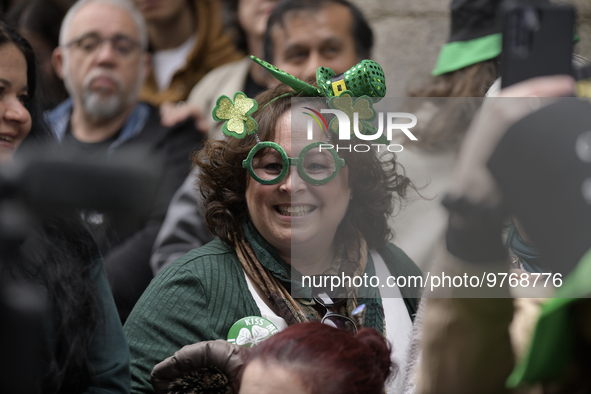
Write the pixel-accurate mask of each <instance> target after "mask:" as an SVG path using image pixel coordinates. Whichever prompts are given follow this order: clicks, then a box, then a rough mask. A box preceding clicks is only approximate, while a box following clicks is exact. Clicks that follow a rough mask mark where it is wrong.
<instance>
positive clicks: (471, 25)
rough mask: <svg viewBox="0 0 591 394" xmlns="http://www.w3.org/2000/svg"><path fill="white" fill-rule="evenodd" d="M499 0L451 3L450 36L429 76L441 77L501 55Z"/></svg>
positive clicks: (472, 0)
mask: <svg viewBox="0 0 591 394" xmlns="http://www.w3.org/2000/svg"><path fill="white" fill-rule="evenodd" d="M502 1H503V0H453V1H452V2H451V4H450V11H451V33H450V36H449V39H448V40H447V43H446V44H445V45H444V46H443V47H442V48H441V51H440V52H439V57H438V58H437V63H436V65H435V69H434V70H433V72H432V74H433V75H435V76H436V75H441V74H445V73H448V72H452V71H456V70H459V69H461V68H464V67H467V66H470V65H472V64H475V63H479V62H482V61H485V60H489V59H493V58H495V57H497V56H499V55H500V54H501V48H502V38H501V31H502V30H501V29H502V26H501V21H500V19H499V18H498V14H499V11H500V7H499V6H500V4H501V3H502Z"/></svg>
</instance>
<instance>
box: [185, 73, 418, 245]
mask: <svg viewBox="0 0 591 394" xmlns="http://www.w3.org/2000/svg"><path fill="white" fill-rule="evenodd" d="M293 97H303V95H302V94H299V93H296V92H294V91H293V90H292V89H291V88H290V87H288V86H286V85H283V84H282V85H279V86H278V87H277V88H275V89H271V90H266V91H264V92H262V93H260V94H259V95H258V96H257V97H256V101H257V103H258V110H257V111H256V112H255V113H254V114H253V118H254V119H255V120H256V122H257V123H258V131H257V134H258V137H259V139H260V141H273V140H274V139H275V126H276V124H277V120H278V119H279V118H280V117H281V115H283V114H284V113H285V112H286V111H289V110H290V109H291V98H293ZM331 139H332V143H333V144H334V145H335V146H336V145H337V144H338V141H337V136H336V135H334V134H332V133H331ZM356 141H357V142H361V141H359V140H356V139H352V140H351V141H350V143H351V144H355V142H356ZM256 143H257V140H256V136H255V135H254V134H253V135H249V136H246V137H244V138H243V139H238V138H226V139H225V140H210V141H208V142H207V143H206V145H205V146H204V148H203V149H202V150H201V151H199V152H197V153H196V154H195V155H194V156H193V162H194V164H195V165H196V166H197V167H199V172H198V175H197V184H198V185H199V188H200V191H201V194H202V195H203V204H204V207H205V221H206V223H207V228H208V230H209V231H210V232H211V233H212V234H214V235H216V236H218V237H219V238H220V239H221V240H222V241H224V242H225V243H227V244H228V245H230V246H232V247H234V246H235V243H236V242H239V241H240V240H242V239H243V238H244V233H243V231H242V225H241V223H242V221H243V220H244V219H245V218H247V217H248V208H247V204H246V197H245V195H246V187H247V182H248V178H249V177H250V175H249V174H248V172H247V170H246V169H245V168H243V167H242V161H243V160H244V159H246V157H247V156H248V153H249V152H250V150H251V149H252V147H253V146H255V145H256ZM339 155H340V156H341V157H342V158H343V159H344V160H345V163H346V165H347V167H348V169H349V187H350V188H351V195H352V199H353V201H351V204H349V209H348V210H347V213H346V215H345V217H344V219H343V221H342V222H341V224H340V225H339V228H338V230H337V237H338V238H339V240H342V241H344V240H347V239H350V238H349V237H358V234H359V232H360V233H361V234H362V235H363V236H364V237H365V239H366V241H367V244H368V247H370V248H376V247H380V246H383V245H384V244H385V243H386V242H387V241H388V240H389V239H391V238H392V236H393V234H392V231H391V229H390V227H389V226H388V217H389V216H390V215H392V213H393V212H394V209H395V208H396V207H397V204H398V203H399V202H400V201H401V200H402V198H404V196H405V195H406V189H407V188H408V187H409V186H410V187H412V183H411V181H410V180H409V179H408V178H407V177H406V176H405V175H404V170H403V169H401V167H400V165H399V164H398V163H397V161H396V156H395V155H394V154H390V155H388V156H384V157H379V156H378V153H377V152H375V151H374V150H370V151H369V152H364V153H356V152H348V151H341V152H339Z"/></svg>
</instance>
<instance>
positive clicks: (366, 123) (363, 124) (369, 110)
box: [328, 90, 388, 144]
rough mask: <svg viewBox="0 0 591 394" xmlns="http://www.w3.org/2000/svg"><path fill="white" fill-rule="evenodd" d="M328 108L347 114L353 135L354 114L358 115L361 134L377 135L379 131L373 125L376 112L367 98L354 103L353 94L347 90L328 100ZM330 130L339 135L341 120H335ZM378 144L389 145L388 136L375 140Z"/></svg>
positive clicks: (358, 99)
mask: <svg viewBox="0 0 591 394" xmlns="http://www.w3.org/2000/svg"><path fill="white" fill-rule="evenodd" d="M328 106H329V107H330V108H333V109H338V110H340V111H343V112H344V113H346V114H347V116H348V117H349V119H350V125H351V135H352V136H353V135H355V132H354V129H353V126H354V124H353V119H354V117H353V113H354V112H357V114H358V130H359V132H360V133H361V134H365V135H372V134H375V133H377V129H376V128H375V127H374V126H373V125H372V124H371V122H372V121H373V120H374V119H375V118H376V115H377V114H376V111H375V109H374V108H373V101H372V100H371V98H369V97H367V96H361V97H359V98H357V99H356V100H355V101H353V97H352V93H351V92H350V91H349V90H345V91H344V92H343V93H341V94H340V95H339V96H337V97H331V98H330V99H329V100H328ZM328 129H329V130H330V131H331V132H333V133H335V134H338V133H339V119H338V118H337V117H335V118H333V119H332V120H331V121H330V124H329V125H328ZM375 142H376V143H378V144H388V140H387V138H386V136H384V135H381V136H380V138H378V139H377V140H375Z"/></svg>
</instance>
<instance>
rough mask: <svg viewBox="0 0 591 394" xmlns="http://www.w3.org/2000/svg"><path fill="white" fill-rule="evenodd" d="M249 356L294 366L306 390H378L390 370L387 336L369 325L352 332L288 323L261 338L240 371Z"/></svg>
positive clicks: (316, 393) (328, 393)
mask: <svg viewBox="0 0 591 394" xmlns="http://www.w3.org/2000/svg"><path fill="white" fill-rule="evenodd" d="M255 360H258V361H261V362H263V363H264V364H266V365H272V366H281V367H284V368H286V369H288V370H289V371H291V372H294V373H295V374H296V375H297V376H299V377H300V378H301V381H302V383H303V384H304V385H306V386H307V388H308V389H309V390H310V392H311V393H312V394H321V393H322V394H362V393H363V394H373V393H375V394H381V393H383V390H384V385H385V382H386V380H387V379H388V378H389V377H390V376H394V375H395V373H396V366H395V365H394V364H392V362H391V360H390V346H389V344H388V341H387V340H386V339H385V338H384V337H383V336H381V335H380V334H379V333H378V332H377V331H375V330H374V329H371V328H364V329H362V330H361V331H359V332H358V333H357V334H355V335H354V334H353V333H351V332H349V331H346V330H342V329H338V328H334V327H331V326H328V325H326V324H321V323H318V322H310V323H302V324H295V325H292V326H290V327H288V328H286V329H285V330H283V331H281V332H280V333H278V334H276V335H274V336H272V337H271V338H269V339H267V340H265V341H264V342H263V343H261V344H260V345H258V346H257V347H255V348H254V349H253V351H252V353H251V354H250V355H249V357H248V360H247V361H246V363H245V364H244V368H243V369H242V371H244V369H246V366H247V365H248V364H250V363H251V362H253V361H255ZM241 375H242V373H241V374H240V378H242V376H241Z"/></svg>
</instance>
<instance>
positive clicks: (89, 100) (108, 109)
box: [82, 88, 125, 120]
mask: <svg viewBox="0 0 591 394" xmlns="http://www.w3.org/2000/svg"><path fill="white" fill-rule="evenodd" d="M82 105H83V106H84V112H85V113H86V114H87V115H88V116H89V117H90V118H94V119H104V120H107V119H112V118H114V117H116V116H117V115H119V114H120V113H121V112H123V111H124V110H125V108H123V100H122V98H121V93H120V92H116V93H114V94H112V95H111V96H107V97H102V96H101V95H100V94H99V93H97V92H94V91H92V90H90V89H89V88H85V89H84V91H83V92H82Z"/></svg>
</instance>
